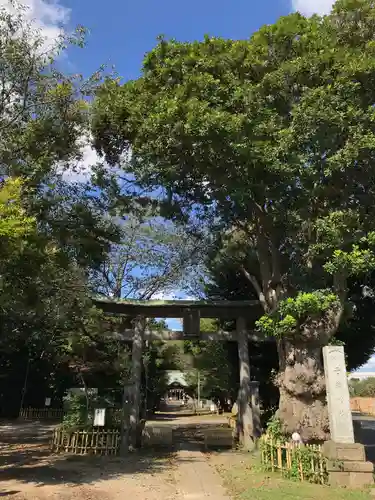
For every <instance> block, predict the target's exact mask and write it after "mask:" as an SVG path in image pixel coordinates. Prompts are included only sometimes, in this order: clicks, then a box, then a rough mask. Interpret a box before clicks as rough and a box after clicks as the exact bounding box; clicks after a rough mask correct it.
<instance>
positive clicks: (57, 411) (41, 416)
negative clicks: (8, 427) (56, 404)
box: [18, 408, 65, 420]
mask: <svg viewBox="0 0 375 500" xmlns="http://www.w3.org/2000/svg"><path fill="white" fill-rule="evenodd" d="M64 414H65V412H64V410H63V409H62V408H23V409H22V410H21V411H20V413H19V416H18V417H19V418H20V419H22V420H62V419H63V417H64Z"/></svg>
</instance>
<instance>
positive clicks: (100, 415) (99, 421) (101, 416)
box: [94, 408, 105, 427]
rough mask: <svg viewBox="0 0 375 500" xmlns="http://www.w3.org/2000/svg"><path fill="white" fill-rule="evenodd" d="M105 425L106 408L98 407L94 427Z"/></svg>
mask: <svg viewBox="0 0 375 500" xmlns="http://www.w3.org/2000/svg"><path fill="white" fill-rule="evenodd" d="M104 426H105V408H96V409H95V413H94V427H104Z"/></svg>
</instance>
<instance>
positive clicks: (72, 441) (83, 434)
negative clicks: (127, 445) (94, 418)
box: [51, 428, 121, 455]
mask: <svg viewBox="0 0 375 500" xmlns="http://www.w3.org/2000/svg"><path fill="white" fill-rule="evenodd" d="M120 441H121V433H120V431H119V430H113V429H96V428H94V429H92V430H88V431H73V432H69V431H65V430H62V429H55V430H54V432H53V437H52V443H51V449H52V451H53V452H54V453H61V452H65V453H72V454H74V455H117V454H118V453H119V450H120Z"/></svg>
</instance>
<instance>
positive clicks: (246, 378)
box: [237, 318, 255, 451]
mask: <svg viewBox="0 0 375 500" xmlns="http://www.w3.org/2000/svg"><path fill="white" fill-rule="evenodd" d="M237 342H238V358H239V364H240V389H239V391H238V400H237V405H238V414H237V434H238V440H239V442H240V444H241V446H242V447H243V449H244V450H246V451H252V450H253V449H254V447H255V439H254V425H253V412H252V409H251V406H250V397H251V386H250V361H249V344H248V332H247V329H246V320H245V318H237Z"/></svg>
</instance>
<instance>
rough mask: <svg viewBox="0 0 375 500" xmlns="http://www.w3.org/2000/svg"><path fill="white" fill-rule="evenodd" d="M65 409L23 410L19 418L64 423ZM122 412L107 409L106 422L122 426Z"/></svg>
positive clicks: (115, 409)
mask: <svg viewBox="0 0 375 500" xmlns="http://www.w3.org/2000/svg"><path fill="white" fill-rule="evenodd" d="M65 413H66V412H65V410H64V409H63V408H23V409H22V410H21V411H20V413H19V416H18V418H20V419H21V420H57V421H60V422H61V421H62V420H63V418H64V416H65ZM121 417H122V410H121V409H119V408H106V420H107V421H110V422H111V423H110V424H109V425H110V426H113V427H116V425H120V422H121Z"/></svg>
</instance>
